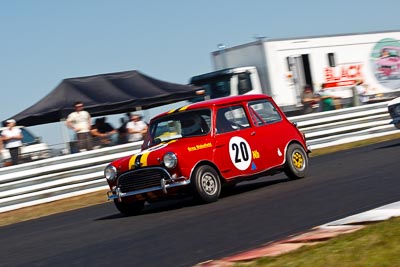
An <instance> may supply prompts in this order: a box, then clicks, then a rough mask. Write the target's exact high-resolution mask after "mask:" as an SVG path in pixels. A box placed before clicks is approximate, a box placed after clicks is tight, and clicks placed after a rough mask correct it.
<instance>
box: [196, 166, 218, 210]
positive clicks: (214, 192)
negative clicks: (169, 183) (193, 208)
mask: <svg viewBox="0 0 400 267" xmlns="http://www.w3.org/2000/svg"><path fill="white" fill-rule="evenodd" d="M191 185H192V189H193V194H194V196H195V198H196V199H198V200H200V201H201V202H204V203H211V202H215V201H217V200H218V198H219V195H220V193H221V181H220V178H219V175H218V173H217V171H216V170H215V169H214V168H212V167H211V166H208V165H203V166H200V167H197V168H196V170H195V171H194V172H193V176H192V180H191Z"/></svg>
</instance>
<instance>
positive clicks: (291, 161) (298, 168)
mask: <svg viewBox="0 0 400 267" xmlns="http://www.w3.org/2000/svg"><path fill="white" fill-rule="evenodd" d="M307 170H308V155H307V153H306V152H305V150H304V148H303V147H302V146H301V145H299V144H291V145H290V146H289V148H288V150H287V152H286V163H285V167H284V171H285V174H286V175H287V176H288V177H289V178H290V179H300V178H304V177H305V176H306V173H307Z"/></svg>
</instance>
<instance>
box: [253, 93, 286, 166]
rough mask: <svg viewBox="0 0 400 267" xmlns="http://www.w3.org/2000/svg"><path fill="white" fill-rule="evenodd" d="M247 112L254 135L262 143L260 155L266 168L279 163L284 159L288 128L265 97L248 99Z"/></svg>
mask: <svg viewBox="0 0 400 267" xmlns="http://www.w3.org/2000/svg"><path fill="white" fill-rule="evenodd" d="M248 112H249V114H250V118H251V120H252V123H253V124H254V126H255V128H256V129H255V132H256V133H257V134H256V136H257V138H259V142H260V143H261V144H262V147H261V148H259V149H260V152H261V154H260V157H261V158H262V159H263V161H264V162H265V164H266V166H265V167H266V168H267V169H269V168H272V167H275V166H278V165H281V164H282V163H283V162H284V160H285V149H286V145H287V141H288V136H287V135H288V129H287V127H284V124H285V122H284V121H283V119H282V116H281V114H280V113H279V112H278V110H277V109H276V108H275V106H274V104H273V103H272V102H270V101H268V100H267V99H263V100H256V101H250V102H249V103H248ZM260 137H261V138H260Z"/></svg>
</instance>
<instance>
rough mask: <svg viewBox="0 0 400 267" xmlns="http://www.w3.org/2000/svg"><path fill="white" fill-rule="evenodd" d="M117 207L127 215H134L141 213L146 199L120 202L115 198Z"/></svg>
mask: <svg viewBox="0 0 400 267" xmlns="http://www.w3.org/2000/svg"><path fill="white" fill-rule="evenodd" d="M114 204H115V207H117V209H118V210H119V212H121V213H122V214H124V215H126V216H132V215H137V214H139V213H140V212H141V211H142V210H143V208H144V201H143V200H141V201H135V202H124V201H121V202H119V201H118V199H114Z"/></svg>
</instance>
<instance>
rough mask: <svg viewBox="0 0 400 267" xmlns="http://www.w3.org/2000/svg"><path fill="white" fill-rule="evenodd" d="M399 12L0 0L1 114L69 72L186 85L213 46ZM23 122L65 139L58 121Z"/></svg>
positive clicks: (310, 5)
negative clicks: (136, 74)
mask: <svg viewBox="0 0 400 267" xmlns="http://www.w3.org/2000/svg"><path fill="white" fill-rule="evenodd" d="M399 10H400V1H398V0H391V1H388V0H382V1H366V0H364V1H360V0H354V1H348V0H347V1H343V0H336V1H320V0H310V1H296V0H292V1H290V0H280V1H265V0H257V1H256V0H248V1H243V0H240V1H236V0H231V1H217V0H216V1H189V0H186V1H184V0H169V1H152V0H147V1H135V0H131V1H128V0H113V1H103V0H98V1H94V0H80V1H77V0H69V1H66V0H65V1H57V0H53V1H50V0H35V1H33V0H31V1H28V0H26V1H23V0H8V1H6V0H0V34H1V38H0V90H1V95H2V100H3V101H2V103H1V105H0V120H4V119H6V118H9V117H10V116H13V115H15V114H17V113H19V112H20V111H22V110H24V109H26V108H28V107H30V106H31V105H33V104H35V103H36V102H37V101H39V100H40V99H41V98H43V97H44V96H46V95H47V94H48V93H49V92H50V91H51V90H53V89H54V88H55V87H56V86H57V85H58V84H59V83H60V82H61V81H62V80H63V79H65V78H71V77H80V76H87V75H95V74H100V73H109V72H117V71H126V70H139V71H141V72H143V73H145V74H147V75H149V76H152V77H154V78H157V79H161V80H165V81H169V82H175V83H188V81H189V78H190V77H191V76H194V75H197V74H201V73H205V72H209V71H212V64H211V55H210V53H211V52H212V51H215V50H217V45H218V44H219V43H223V44H225V46H227V47H230V46H235V45H239V44H243V43H247V42H251V41H254V38H255V37H267V38H290V37H301V36H317V35H327V34H342V33H358V32H370V31H386V30H396V29H400V20H399V19H398V18H399ZM150 114H151V113H150ZM116 121H117V120H115V122H116ZM111 122H113V120H111ZM114 126H118V123H114ZM29 128H30V129H32V131H33V132H34V133H35V134H37V135H39V136H42V138H43V139H44V141H45V142H47V143H48V144H56V143H61V142H63V141H62V140H63V138H62V130H61V127H60V125H59V123H56V124H50V125H42V126H34V127H29Z"/></svg>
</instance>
